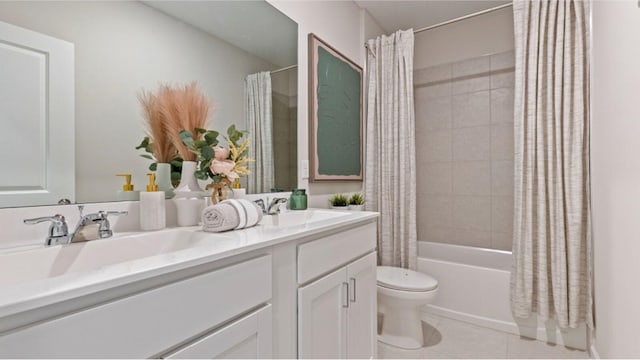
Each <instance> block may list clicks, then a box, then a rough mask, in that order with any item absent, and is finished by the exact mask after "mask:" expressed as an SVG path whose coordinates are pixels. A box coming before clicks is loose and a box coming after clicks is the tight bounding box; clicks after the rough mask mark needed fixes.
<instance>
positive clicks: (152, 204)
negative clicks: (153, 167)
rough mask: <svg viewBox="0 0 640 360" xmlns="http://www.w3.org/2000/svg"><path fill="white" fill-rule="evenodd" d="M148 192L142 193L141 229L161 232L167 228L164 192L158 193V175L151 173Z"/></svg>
mask: <svg viewBox="0 0 640 360" xmlns="http://www.w3.org/2000/svg"><path fill="white" fill-rule="evenodd" d="M147 176H148V177H149V185H147V191H143V192H141V193H140V229H141V230H145V231H146V230H160V229H164V228H165V227H166V223H167V220H166V210H165V199H164V191H158V185H157V184H156V174H154V173H149V174H147Z"/></svg>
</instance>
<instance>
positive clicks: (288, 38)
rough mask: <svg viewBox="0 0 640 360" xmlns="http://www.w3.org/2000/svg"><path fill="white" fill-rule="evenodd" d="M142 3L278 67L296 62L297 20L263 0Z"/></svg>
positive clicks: (153, 0) (151, 0) (156, 0)
mask: <svg viewBox="0 0 640 360" xmlns="http://www.w3.org/2000/svg"><path fill="white" fill-rule="evenodd" d="M143 3H145V4H146V5H148V6H151V7H153V8H155V9H157V10H160V11H162V12H163V13H165V14H168V15H170V16H172V17H174V18H176V19H178V20H181V21H183V22H185V23H187V24H190V25H192V26H195V27H197V28H198V29H200V30H202V31H205V32H207V33H209V34H211V35H213V36H215V37H217V38H219V39H222V40H224V41H226V42H228V43H230V44H233V45H235V46H236V47H239V48H240V49H242V50H244V51H246V52H248V53H251V54H254V55H256V56H258V57H259V58H262V59H264V60H267V61H268V62H270V63H272V64H275V65H277V66H279V67H285V66H289V65H293V64H297V63H298V60H297V59H298V52H297V44H298V24H296V23H295V22H294V21H293V20H291V19H289V18H288V17H287V16H285V15H284V14H282V13H281V12H280V11H278V10H276V9H275V8H274V7H273V6H271V5H269V4H268V3H267V2H266V1H264V0H259V1H255V0H254V1H229V0H227V1H158V0H149V1H143Z"/></svg>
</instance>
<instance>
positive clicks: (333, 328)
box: [298, 267, 349, 359]
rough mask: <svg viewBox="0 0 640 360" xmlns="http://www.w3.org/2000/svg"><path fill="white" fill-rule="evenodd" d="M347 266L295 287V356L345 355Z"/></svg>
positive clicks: (333, 356) (343, 356)
mask: <svg viewBox="0 0 640 360" xmlns="http://www.w3.org/2000/svg"><path fill="white" fill-rule="evenodd" d="M346 279H347V269H346V268H344V267H343V268H340V269H339V270H337V271H335V272H333V273H331V274H329V275H327V276H325V277H323V278H321V279H319V280H316V281H314V282H312V283H311V284H309V285H307V286H304V287H301V288H300V289H298V357H299V358H301V359H307V358H340V359H344V358H346V356H347V344H346V339H347V334H346V331H347V306H348V305H349V302H348V301H349V299H348V295H349V294H348V291H347V286H348V283H347V282H346Z"/></svg>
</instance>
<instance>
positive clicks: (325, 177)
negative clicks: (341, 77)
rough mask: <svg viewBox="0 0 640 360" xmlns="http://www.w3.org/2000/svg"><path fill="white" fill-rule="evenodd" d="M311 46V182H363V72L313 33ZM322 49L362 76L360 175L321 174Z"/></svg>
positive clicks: (360, 98)
mask: <svg viewBox="0 0 640 360" xmlns="http://www.w3.org/2000/svg"><path fill="white" fill-rule="evenodd" d="M308 44H309V53H308V55H309V59H308V60H309V69H308V73H309V94H308V95H309V103H308V107H309V181H311V182H320V181H322V182H324V181H362V179H363V173H364V130H363V129H364V127H363V83H364V80H363V72H362V67H360V66H359V65H358V64H356V63H355V62H353V61H351V60H350V59H349V58H347V57H346V56H345V55H343V54H342V53H340V52H339V51H338V50H336V49H334V48H333V47H332V46H331V45H329V44H327V43H326V42H324V41H323V40H322V39H320V38H318V37H317V36H316V35H314V34H313V33H310V34H309V36H308ZM319 48H322V49H324V50H326V51H327V52H328V53H329V54H330V55H332V56H333V57H335V58H336V59H338V60H340V61H342V62H344V63H345V64H347V65H349V66H350V67H351V68H353V69H354V70H355V71H356V72H357V73H358V74H359V76H360V96H359V100H360V101H359V102H360V106H359V127H360V131H359V134H360V144H359V146H358V151H359V161H360V172H359V173H358V174H348V175H339V174H322V173H320V163H321V161H322V159H320V158H319V156H318V143H317V136H318V123H319V121H321V119H319V118H318V108H319V106H318V92H317V90H316V89H317V87H318V49H319Z"/></svg>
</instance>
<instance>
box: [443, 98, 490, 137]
mask: <svg viewBox="0 0 640 360" xmlns="http://www.w3.org/2000/svg"><path fill="white" fill-rule="evenodd" d="M451 101H452V107H453V110H452V119H453V127H454V128H463V127H471V126H479V125H487V124H489V123H490V122H491V97H490V93H489V91H479V92H474V93H469V94H461V95H455V96H453V97H452V100H451Z"/></svg>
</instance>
